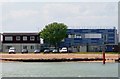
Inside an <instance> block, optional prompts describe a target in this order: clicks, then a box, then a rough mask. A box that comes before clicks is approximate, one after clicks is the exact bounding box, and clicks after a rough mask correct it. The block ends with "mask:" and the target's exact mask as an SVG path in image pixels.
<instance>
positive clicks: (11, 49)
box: [8, 47, 16, 54]
mask: <svg viewBox="0 0 120 79" xmlns="http://www.w3.org/2000/svg"><path fill="white" fill-rule="evenodd" d="M8 52H9V54H11V53H13V54H15V53H16V51H15V48H14V47H11V48H10V49H9V50H8Z"/></svg>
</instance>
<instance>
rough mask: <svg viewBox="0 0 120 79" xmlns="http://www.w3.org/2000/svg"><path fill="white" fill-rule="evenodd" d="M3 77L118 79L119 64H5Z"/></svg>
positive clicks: (3, 64) (3, 65)
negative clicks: (102, 78) (113, 78)
mask: <svg viewBox="0 0 120 79" xmlns="http://www.w3.org/2000/svg"><path fill="white" fill-rule="evenodd" d="M2 76H3V77H118V63H106V64H105V65H103V64H102V63H81V62H52V63H50V62H45V63H44V62H34V63H25V62H12V63H11V62H9V63H8V62H4V63H2Z"/></svg>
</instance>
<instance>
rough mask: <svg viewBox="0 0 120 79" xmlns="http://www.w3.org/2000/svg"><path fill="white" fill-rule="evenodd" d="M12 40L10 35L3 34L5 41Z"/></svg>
mask: <svg viewBox="0 0 120 79" xmlns="http://www.w3.org/2000/svg"><path fill="white" fill-rule="evenodd" d="M12 40H13V38H12V36H5V41H12Z"/></svg>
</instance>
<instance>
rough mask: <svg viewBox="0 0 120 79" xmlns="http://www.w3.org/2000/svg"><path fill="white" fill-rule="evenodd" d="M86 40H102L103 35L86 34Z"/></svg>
mask: <svg viewBox="0 0 120 79" xmlns="http://www.w3.org/2000/svg"><path fill="white" fill-rule="evenodd" d="M85 38H102V36H101V34H85Z"/></svg>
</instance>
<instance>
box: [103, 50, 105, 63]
mask: <svg viewBox="0 0 120 79" xmlns="http://www.w3.org/2000/svg"><path fill="white" fill-rule="evenodd" d="M103 64H105V51H103Z"/></svg>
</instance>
